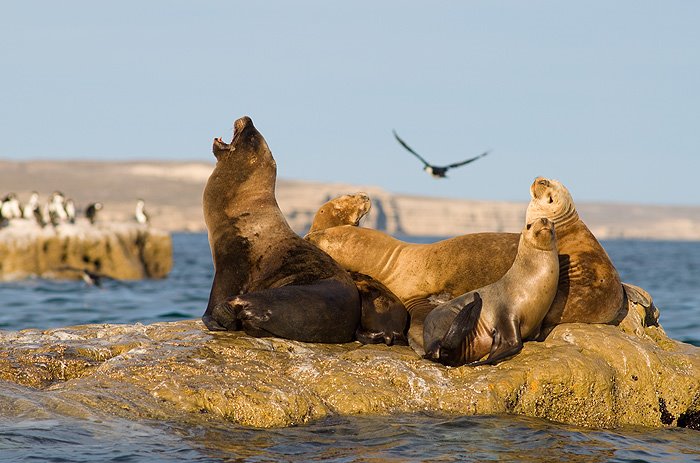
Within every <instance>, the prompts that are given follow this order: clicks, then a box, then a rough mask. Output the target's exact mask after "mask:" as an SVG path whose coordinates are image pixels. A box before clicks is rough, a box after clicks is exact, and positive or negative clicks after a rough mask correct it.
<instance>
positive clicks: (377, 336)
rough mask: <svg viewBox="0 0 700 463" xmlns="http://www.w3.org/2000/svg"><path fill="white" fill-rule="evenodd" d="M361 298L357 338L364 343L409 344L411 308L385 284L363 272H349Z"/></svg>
mask: <svg viewBox="0 0 700 463" xmlns="http://www.w3.org/2000/svg"><path fill="white" fill-rule="evenodd" d="M350 274H351V276H352V279H353V281H354V282H355V286H356V287H357V290H358V292H359V293H360V300H361V301H362V317H361V318H360V326H359V327H358V328H357V331H356V333H355V339H357V340H358V341H360V342H361V343H362V344H381V343H384V344H386V345H387V346H391V345H394V344H397V345H403V346H405V345H408V339H406V331H407V330H408V312H407V311H406V307H405V306H404V305H403V304H402V303H401V300H400V299H399V298H398V297H396V296H395V295H394V293H392V292H391V291H389V290H388V289H387V287H386V286H384V285H383V284H381V283H380V282H378V281H377V280H375V279H374V278H372V277H368V276H367V275H363V274H361V273H355V272H351V273H350Z"/></svg>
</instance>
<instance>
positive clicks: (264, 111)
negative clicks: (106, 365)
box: [0, 0, 700, 204]
mask: <svg viewBox="0 0 700 463" xmlns="http://www.w3.org/2000/svg"><path fill="white" fill-rule="evenodd" d="M698 24H700V2H698V1H692V0H687V1H675V0H667V1H639V0H630V1H609V0H604V1H586V2H570V1H561V0H552V1H521V0H513V1H493V0H488V1H486V0H484V1H461V2H457V1H453V2H447V1H434V2H426V1H390V2H389V1H378V0H372V1H357V0H355V1H352V2H342V3H341V2H331V1H326V0H323V1H321V0H319V1H294V2H290V1H274V2H263V1H246V2H234V1H142V0H139V1H127V0H121V1H119V2H111V3H110V4H109V5H107V3H106V2H95V1H84V2H78V1H65V2H58V1H32V0H22V1H17V2H3V7H2V13H1V14H0V57H1V60H2V61H1V63H2V64H1V65H0V83H1V85H0V108H2V110H1V111H0V158H5V159H17V160H23V159H38V158H42V159H77V158H80V159H109V160H128V159H163V160H196V161H207V162H213V160H214V158H213V155H212V154H211V141H212V139H213V138H214V137H215V136H223V137H224V138H225V139H230V137H231V127H232V124H233V121H234V120H235V119H236V118H238V117H240V116H242V115H249V116H251V117H252V118H253V121H254V122H255V125H256V126H257V127H258V129H259V130H260V131H261V132H262V133H263V135H264V136H265V138H266V139H267V141H268V144H269V145H270V147H271V149H272V151H273V153H274V155H275V158H276V160H277V165H278V175H279V176H280V177H282V178H288V179H305V180H317V181H324V182H350V183H357V184H367V185H377V186H380V187H383V188H385V189H386V190H388V191H392V192H401V193H409V194H415V195H433V196H445V197H455V198H474V199H496V200H521V201H527V200H528V198H529V196H528V188H529V185H530V183H531V182H532V179H533V178H534V177H536V176H538V175H544V176H549V177H554V178H558V179H559V180H561V181H562V182H564V184H565V185H567V186H568V187H569V189H570V190H571V192H572V194H573V196H574V199H576V200H577V201H606V202H642V203H662V204H700V187H699V186H698V185H699V184H700V181H699V179H698V175H699V174H700V27H699V26H698ZM392 129H396V130H397V132H398V133H399V134H400V135H401V136H402V137H403V138H404V139H405V140H406V141H407V142H408V143H409V144H410V145H412V146H413V148H414V149H416V150H417V151H418V152H420V153H421V154H423V155H424V156H425V157H426V158H428V160H429V161H432V162H433V163H435V164H448V163H451V162H455V161H458V160H461V159H464V158H467V157H471V156H474V155H477V154H479V153H481V152H482V151H484V150H486V149H492V152H491V154H490V155H489V156H487V157H486V158H483V159H481V160H479V161H476V162H475V163H473V164H470V165H468V166H466V167H462V168H460V169H457V170H454V171H452V173H451V175H450V178H448V179H447V180H440V181H437V180H434V179H432V178H430V177H429V176H428V175H427V174H426V173H425V172H423V171H422V170H421V164H420V163H419V161H418V160H417V159H415V158H413V157H412V156H411V155H410V154H409V153H408V152H406V151H404V150H403V149H402V148H401V147H400V146H399V145H398V144H397V143H396V141H395V140H394V138H393V136H392V133H391V131H392ZM32 188H36V187H35V186H32ZM0 190H2V185H0Z"/></svg>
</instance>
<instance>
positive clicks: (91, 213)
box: [85, 202, 102, 225]
mask: <svg viewBox="0 0 700 463" xmlns="http://www.w3.org/2000/svg"><path fill="white" fill-rule="evenodd" d="M100 210H102V203H99V202H98V203H90V204H88V207H87V208H86V209H85V217H87V219H88V220H89V221H90V223H91V224H93V225H94V224H95V221H96V220H97V212H98V211H100Z"/></svg>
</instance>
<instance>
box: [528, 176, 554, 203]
mask: <svg viewBox="0 0 700 463" xmlns="http://www.w3.org/2000/svg"><path fill="white" fill-rule="evenodd" d="M550 186H551V182H550V181H549V179H547V178H545V177H537V178H536V179H535V181H534V182H532V185H531V186H530V196H531V197H532V198H533V199H537V198H539V197H540V196H542V194H543V193H544V192H545V191H546V190H547V188H549V187H550Z"/></svg>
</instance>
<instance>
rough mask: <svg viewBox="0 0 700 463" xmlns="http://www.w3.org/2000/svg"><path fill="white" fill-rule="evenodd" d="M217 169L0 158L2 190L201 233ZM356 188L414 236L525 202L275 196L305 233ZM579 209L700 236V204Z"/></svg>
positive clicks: (455, 227)
mask: <svg viewBox="0 0 700 463" xmlns="http://www.w3.org/2000/svg"><path fill="white" fill-rule="evenodd" d="M212 169H213V164H210V163H203V162H151V161H143V162H94V161H29V162H12V161H0V190H2V191H0V194H4V193H8V192H11V191H12V192H15V193H17V194H18V196H19V198H20V200H21V201H26V200H27V198H29V195H30V193H31V191H33V190H36V191H38V192H39V193H40V194H41V195H42V196H47V195H49V194H50V193H51V192H53V191H55V190H58V191H63V192H64V193H65V194H66V196H70V197H72V198H73V199H74V200H75V202H76V204H77V206H78V208H79V209H80V208H85V207H86V206H87V205H88V204H89V203H91V202H95V201H100V202H102V203H103V204H104V210H103V211H101V215H100V216H101V217H102V218H103V219H104V220H108V221H125V220H131V219H132V217H133V214H134V208H135V205H136V200H137V198H143V199H145V201H146V209H147V210H148V213H149V214H150V216H151V224H152V225H153V226H154V227H156V228H159V229H163V230H167V231H204V219H203V217H202V203H201V201H202V191H203V189H204V184H205V183H206V180H207V178H208V177H209V174H210V172H211V170H212ZM356 191H365V192H367V193H368V194H369V195H370V197H371V198H372V203H373V204H372V211H371V212H370V214H369V216H368V217H367V219H365V221H364V222H363V225H364V226H367V227H372V228H377V229H380V230H384V231H386V232H388V233H391V234H396V235H403V236H416V237H421V236H430V237H443V236H445V237H446V236H454V235H460V234H465V233H475V232H482V231H500V232H502V231H509V232H517V231H519V230H520V229H521V227H522V223H523V221H524V219H525V208H526V205H527V199H528V198H526V197H525V195H526V193H524V198H523V201H522V202H500V201H473V200H468V199H449V198H432V197H419V196H409V195H403V194H394V193H390V192H387V191H385V190H383V189H381V188H379V187H376V186H369V185H350V184H342V183H317V182H304V181H294V180H284V179H281V180H278V184H277V199H278V203H279V205H280V208H281V209H282V211H283V212H284V214H285V215H286V217H287V220H288V222H289V224H290V225H291V226H292V228H293V229H294V230H295V231H296V232H297V233H300V234H303V233H305V232H306V231H307V230H308V228H309V226H310V224H311V220H312V218H313V215H314V214H315V212H316V209H317V208H318V206H320V205H321V204H322V203H323V202H325V201H326V200H328V199H329V198H331V197H334V196H336V195H339V194H343V193H351V192H356ZM524 191H525V192H526V191H527V190H526V189H524ZM574 199H575V198H574ZM577 208H578V210H579V214H580V215H581V217H582V218H583V220H584V221H585V222H586V224H587V225H588V226H589V228H590V229H591V231H592V232H593V233H594V234H595V235H596V236H597V237H598V238H599V239H619V238H639V239H662V240H700V206H659V205H643V204H615V203H585V202H578V201H577Z"/></svg>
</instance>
